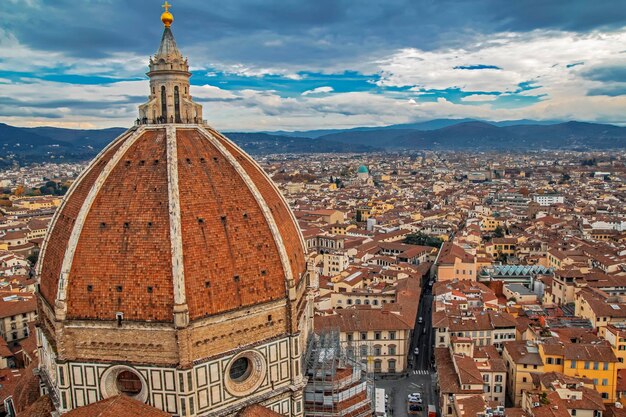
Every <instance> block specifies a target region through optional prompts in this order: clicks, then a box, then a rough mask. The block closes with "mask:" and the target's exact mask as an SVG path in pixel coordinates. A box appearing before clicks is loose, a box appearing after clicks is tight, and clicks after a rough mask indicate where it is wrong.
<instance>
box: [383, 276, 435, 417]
mask: <svg viewBox="0 0 626 417" xmlns="http://www.w3.org/2000/svg"><path fill="white" fill-rule="evenodd" d="M432 301H433V296H432V287H431V286H430V285H429V282H428V280H426V282H424V286H423V288H422V297H421V300H420V304H419V308H418V313H417V320H415V329H414V331H413V338H412V341H411V346H410V348H411V355H410V357H409V364H410V366H409V367H410V371H409V375H408V376H407V377H405V378H402V379H398V380H377V381H376V387H377V388H384V389H385V391H386V392H387V395H388V396H389V403H388V404H389V407H388V413H387V416H389V417H392V416H393V417H409V416H418V417H427V415H428V411H427V410H428V405H429V404H433V405H437V404H438V403H439V400H438V395H437V392H436V378H435V375H434V356H433V345H434V343H433V337H434V336H433V332H432V323H431V309H432ZM420 317H421V318H422V320H421V322H420V320H419V318H420ZM415 348H418V349H419V353H418V354H417V355H416V354H415V352H416V351H415ZM416 392H418V393H420V395H421V398H422V409H423V410H422V411H418V412H417V414H409V410H408V401H407V399H408V396H409V395H410V394H412V393H416Z"/></svg>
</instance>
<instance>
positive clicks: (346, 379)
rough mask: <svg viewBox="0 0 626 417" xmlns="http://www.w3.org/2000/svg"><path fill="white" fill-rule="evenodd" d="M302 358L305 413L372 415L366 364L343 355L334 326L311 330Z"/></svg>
mask: <svg viewBox="0 0 626 417" xmlns="http://www.w3.org/2000/svg"><path fill="white" fill-rule="evenodd" d="M305 360H306V363H305V364H304V365H305V367H306V372H307V376H308V383H307V386H306V387H305V390H304V412H305V416H307V417H366V416H368V417H369V416H372V414H373V411H372V400H373V393H374V384H373V382H372V380H371V379H370V378H368V375H367V374H366V368H367V366H366V365H365V366H364V364H362V363H360V362H357V361H355V360H354V359H352V358H349V357H347V356H346V354H345V352H344V351H343V349H342V348H341V342H340V337H339V330H338V329H329V330H325V331H322V332H318V333H317V334H312V335H311V337H310V339H309V342H308V348H307V354H306V358H305Z"/></svg>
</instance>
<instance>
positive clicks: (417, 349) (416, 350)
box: [413, 347, 420, 355]
mask: <svg viewBox="0 0 626 417" xmlns="http://www.w3.org/2000/svg"><path fill="white" fill-rule="evenodd" d="M413 353H414V354H415V355H419V354H420V348H418V347H416V348H415V349H413Z"/></svg>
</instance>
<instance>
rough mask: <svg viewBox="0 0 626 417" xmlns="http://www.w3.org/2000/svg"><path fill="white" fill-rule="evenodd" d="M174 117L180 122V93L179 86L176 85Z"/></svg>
mask: <svg viewBox="0 0 626 417" xmlns="http://www.w3.org/2000/svg"><path fill="white" fill-rule="evenodd" d="M174 118H175V119H176V123H180V122H181V120H180V97H179V94H178V86H176V87H174Z"/></svg>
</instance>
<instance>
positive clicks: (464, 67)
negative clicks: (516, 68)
mask: <svg viewBox="0 0 626 417" xmlns="http://www.w3.org/2000/svg"><path fill="white" fill-rule="evenodd" d="M454 69H462V70H483V69H496V70H501V69H502V68H500V67H498V66H496V65H484V64H478V65H460V66H458V67H454Z"/></svg>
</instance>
